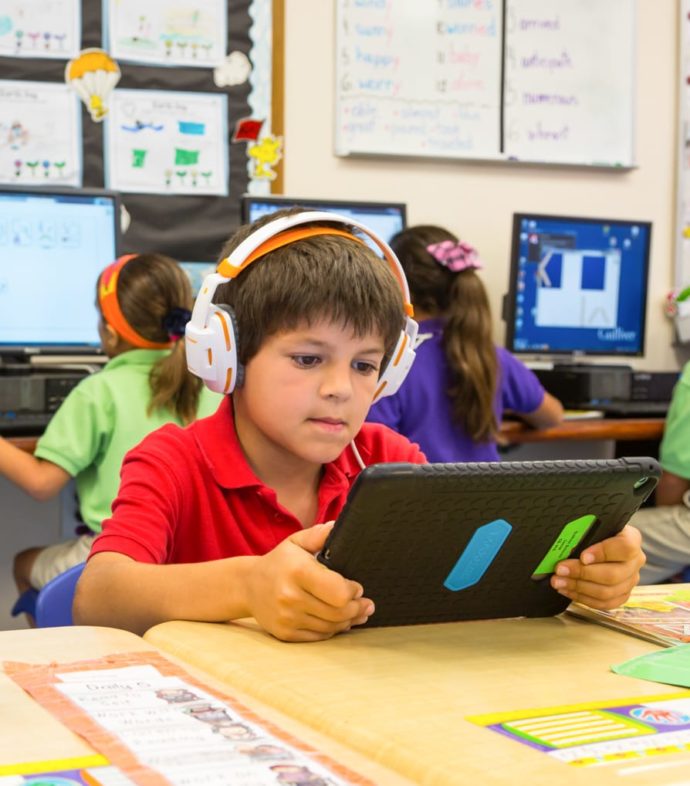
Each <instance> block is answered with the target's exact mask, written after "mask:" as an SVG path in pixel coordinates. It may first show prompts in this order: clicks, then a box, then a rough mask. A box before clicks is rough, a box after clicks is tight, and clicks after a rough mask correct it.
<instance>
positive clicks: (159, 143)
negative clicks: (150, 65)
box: [104, 90, 228, 196]
mask: <svg viewBox="0 0 690 786" xmlns="http://www.w3.org/2000/svg"><path fill="white" fill-rule="evenodd" d="M110 104H111V105H110V113H109V116H108V118H107V119H106V121H105V134H104V150H105V173H106V177H105V179H106V185H107V187H108V188H112V189H115V190H117V191H124V192H129V193H139V194H199V195H217V196H226V195H227V193H228V151H227V122H226V118H227V97H226V96H225V95H220V94H218V95H216V94H211V93H182V92H168V91H158V90H114V91H113V94H112V96H111V101H110Z"/></svg>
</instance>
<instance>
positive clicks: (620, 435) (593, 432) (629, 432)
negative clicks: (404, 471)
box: [9, 418, 665, 453]
mask: <svg viewBox="0 0 690 786" xmlns="http://www.w3.org/2000/svg"><path fill="white" fill-rule="evenodd" d="M664 422H665V421H664V419H663V418H615V419H614V418H602V419H601V420H567V421H564V422H563V423H561V424H560V425H559V426H554V427H553V428H546V429H533V428H530V427H529V426H527V425H525V424H524V423H522V422H521V421H517V420H506V421H504V422H503V424H502V425H501V436H502V437H503V440H504V441H505V442H506V443H509V444H523V443H526V442H553V441H555V440H559V439H565V440H578V441H583V440H599V439H613V440H616V441H632V440H659V439H661V437H662V435H663V433H664ZM9 441H10V442H11V443H12V444H13V445H16V446H17V447H19V448H21V449H22V450H25V451H26V452H27V453H33V451H34V449H35V448H36V442H37V441H38V437H10V438H9Z"/></svg>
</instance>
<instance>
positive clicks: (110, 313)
mask: <svg viewBox="0 0 690 786" xmlns="http://www.w3.org/2000/svg"><path fill="white" fill-rule="evenodd" d="M136 256H138V255H137V254H125V255H124V256H121V257H119V258H118V259H116V260H115V261H114V262H113V263H112V264H111V265H108V267H107V268H106V269H105V270H104V271H103V272H102V273H101V277H100V279H99V281H98V304H99V305H100V307H101V311H102V312H103V319H104V320H105V321H106V322H107V323H108V324H109V325H110V327H111V328H112V329H113V330H114V331H115V332H116V333H117V334H118V336H120V338H123V339H124V340H125V341H126V342H127V343H128V344H131V345H132V346H133V347H138V348H140V349H168V348H169V347H171V346H172V342H171V341H166V342H164V343H161V342H158V341H149V340H148V339H147V338H144V337H143V336H142V335H140V334H139V333H137V331H136V330H135V329H134V328H133V327H132V326H131V325H130V324H129V322H127V320H126V319H125V315H124V314H123V313H122V310H121V309H120V304H119V302H118V300H117V280H118V278H119V277H120V271H121V270H122V268H123V267H124V266H125V265H126V264H127V262H129V260H130V259H134V257H136Z"/></svg>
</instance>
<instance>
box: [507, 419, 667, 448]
mask: <svg viewBox="0 0 690 786" xmlns="http://www.w3.org/2000/svg"><path fill="white" fill-rule="evenodd" d="M664 423H665V420H664V419H663V418H601V419H600V420H566V421H564V422H563V423H561V424H560V425H558V426H554V427H553V428H545V429H533V428H530V427H529V426H527V425H525V424H524V423H522V422H521V421H516V420H506V421H504V422H503V424H502V425H501V432H500V433H501V437H502V438H503V441H505V442H506V443H508V444H523V443H526V442H553V441H555V440H559V439H565V440H578V441H583V440H600V439H612V440H615V441H616V442H621V441H636V440H660V439H661V437H662V436H663V433H664Z"/></svg>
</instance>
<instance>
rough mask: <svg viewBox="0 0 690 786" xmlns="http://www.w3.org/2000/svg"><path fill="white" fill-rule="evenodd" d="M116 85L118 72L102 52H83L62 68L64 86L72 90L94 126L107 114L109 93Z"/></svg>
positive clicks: (118, 79)
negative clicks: (69, 86) (87, 111)
mask: <svg viewBox="0 0 690 786" xmlns="http://www.w3.org/2000/svg"><path fill="white" fill-rule="evenodd" d="M119 81H120V68H119V66H118V64H117V63H116V62H115V61H114V60H113V59H112V57H110V55H109V54H108V53H107V52H106V51H104V50H103V49H83V50H82V51H81V52H80V53H79V55H78V56H77V57H75V58H73V59H72V60H70V61H69V62H68V63H67V66H66V67H65V82H67V84H68V85H71V86H72V88H74V90H75V91H76V93H77V95H78V96H79V97H80V98H81V100H82V101H83V102H84V104H85V105H86V108H87V109H88V110H89V114H90V115H91V119H92V120H93V121H94V122H96V123H100V122H102V120H103V118H104V117H105V116H106V115H107V114H108V100H109V98H110V93H111V92H112V90H113V88H114V87H115V85H116V84H117V83H118V82H119Z"/></svg>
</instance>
